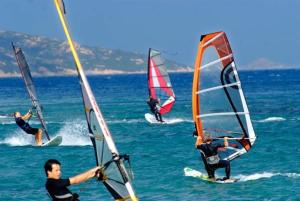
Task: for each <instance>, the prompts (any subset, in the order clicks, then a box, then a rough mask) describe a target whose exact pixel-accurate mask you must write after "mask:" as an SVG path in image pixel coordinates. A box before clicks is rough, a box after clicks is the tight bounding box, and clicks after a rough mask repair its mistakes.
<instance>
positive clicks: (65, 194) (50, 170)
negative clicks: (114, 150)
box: [44, 159, 100, 201]
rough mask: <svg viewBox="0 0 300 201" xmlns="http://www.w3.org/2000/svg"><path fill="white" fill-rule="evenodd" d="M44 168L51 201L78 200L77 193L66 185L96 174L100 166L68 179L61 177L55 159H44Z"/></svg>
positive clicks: (58, 165)
mask: <svg viewBox="0 0 300 201" xmlns="http://www.w3.org/2000/svg"><path fill="white" fill-rule="evenodd" d="M44 169H45V173H46V175H47V181H46V189H47V191H48V193H49V195H50V196H51V198H52V199H53V201H79V199H78V197H79V195H78V194H76V193H74V194H73V193H72V192H71V191H70V190H69V189H68V188H67V187H68V186H70V185H72V184H79V183H81V182H84V181H86V180H88V179H90V178H92V177H95V176H98V175H97V174H98V172H99V170H100V167H95V168H93V169H90V170H88V171H86V172H84V173H82V174H79V175H76V176H74V177H70V178H68V179H61V169H60V162H59V161H57V160H55V159H49V160H48V161H46V163H45V165H44Z"/></svg>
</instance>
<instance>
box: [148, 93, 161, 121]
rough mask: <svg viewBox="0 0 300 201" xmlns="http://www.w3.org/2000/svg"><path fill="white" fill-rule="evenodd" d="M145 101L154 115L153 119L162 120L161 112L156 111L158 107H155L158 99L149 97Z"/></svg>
mask: <svg viewBox="0 0 300 201" xmlns="http://www.w3.org/2000/svg"><path fill="white" fill-rule="evenodd" d="M147 103H148V105H149V107H150V110H151V112H152V113H153V114H154V115H155V119H156V120H157V121H160V122H162V121H163V120H162V117H161V114H160V112H159V111H158V108H157V105H158V100H156V99H154V98H150V100H149V101H147Z"/></svg>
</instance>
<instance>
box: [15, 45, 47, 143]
mask: <svg viewBox="0 0 300 201" xmlns="http://www.w3.org/2000/svg"><path fill="white" fill-rule="evenodd" d="M12 47H13V50H14V54H15V57H16V60H17V63H18V66H19V69H20V72H21V75H22V78H23V80H24V83H25V86H26V89H27V92H28V94H29V97H30V99H31V103H32V107H33V108H34V109H35V111H36V114H37V117H38V119H39V121H40V123H41V125H42V129H43V131H44V133H45V135H46V137H47V139H48V140H50V136H49V133H48V129H47V126H46V122H45V120H44V116H43V112H42V111H43V109H42V106H41V104H40V102H39V100H38V98H37V93H36V90H35V86H34V84H33V80H32V76H31V73H30V68H29V65H28V63H27V61H26V58H25V55H24V53H23V51H22V49H21V48H20V47H16V46H14V44H13V43H12Z"/></svg>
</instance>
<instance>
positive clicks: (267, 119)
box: [257, 117, 286, 123]
mask: <svg viewBox="0 0 300 201" xmlns="http://www.w3.org/2000/svg"><path fill="white" fill-rule="evenodd" d="M285 120H286V119H285V118H283V117H268V118H266V119H262V120H258V121H257V122H260V123H266V122H277V121H285Z"/></svg>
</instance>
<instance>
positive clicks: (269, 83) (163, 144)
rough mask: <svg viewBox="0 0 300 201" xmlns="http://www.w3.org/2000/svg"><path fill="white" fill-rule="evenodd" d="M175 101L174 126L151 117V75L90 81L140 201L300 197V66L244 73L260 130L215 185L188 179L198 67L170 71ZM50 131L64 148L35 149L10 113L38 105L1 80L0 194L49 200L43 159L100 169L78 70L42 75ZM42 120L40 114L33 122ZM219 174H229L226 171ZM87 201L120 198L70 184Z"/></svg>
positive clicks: (69, 171)
mask: <svg viewBox="0 0 300 201" xmlns="http://www.w3.org/2000/svg"><path fill="white" fill-rule="evenodd" d="M170 77H171V81H172V83H173V87H174V91H175V93H176V98H177V101H176V103H175V105H174V108H173V110H172V111H171V112H170V113H169V114H168V115H166V116H165V119H166V120H167V122H168V123H167V124H163V125H159V124H152V125H151V124H149V123H147V122H146V120H145V119H144V114H145V113H147V112H149V109H148V106H147V104H146V99H147V97H148V90H147V77H146V75H145V74H140V75H103V76H90V77H88V80H89V82H90V85H91V88H92V90H93V92H94V95H95V97H96V99H97V102H98V105H99V106H100V109H101V110H102V112H103V115H104V117H105V119H106V122H107V124H108V126H109V128H110V131H111V133H112V135H113V138H114V141H115V143H116V146H117V149H118V150H119V152H120V153H127V154H129V155H130V157H131V163H132V169H133V172H134V181H133V186H134V189H135V191H136V194H137V196H138V197H139V199H140V200H145V201H151V200H155V201H163V200H187V201H193V200H195V201H196V200H300V169H299V167H300V148H299V145H300V139H299V137H300V132H299V127H300V126H299V122H300V101H299V100H300V70H280V71H271V70H270V71H249V72H246V71H244V72H243V71H242V72H240V79H241V81H242V87H243V90H244V94H245V96H246V99H247V103H248V106H249V110H250V113H251V117H252V121H253V126H254V129H255V131H256V134H257V136H258V138H257V140H256V142H255V144H254V146H253V148H252V149H251V150H250V151H249V152H248V153H246V154H244V155H243V156H241V157H240V158H237V159H235V160H234V161H232V162H231V173H232V176H233V177H235V178H239V179H240V181H239V182H237V183H233V184H212V183H207V182H203V181H201V180H198V179H196V178H192V177H185V176H184V173H183V168H184V167H187V166H188V167H191V168H193V169H197V170H200V171H204V169H203V164H202V162H201V161H200V159H199V152H198V151H197V150H196V149H195V148H194V143H195V139H194V138H193V136H192V132H193V130H194V125H193V120H192V111H191V91H192V89H191V86H192V79H193V75H192V74H191V73H184V74H177V73H176V74H171V75H170ZM34 83H35V85H36V90H37V94H38V97H39V99H40V102H41V104H42V105H43V107H44V116H45V120H46V122H47V126H48V129H49V133H50V136H55V135H62V136H63V142H62V144H61V146H58V147H42V148H40V147H34V146H31V145H32V144H33V143H34V140H33V136H31V135H27V134H24V132H23V131H21V130H20V129H19V128H18V127H17V126H16V125H15V123H14V120H13V119H12V118H11V117H6V116H5V114H10V113H12V112H14V111H21V112H22V113H25V112H27V111H28V109H30V107H31V103H30V101H29V98H28V94H27V92H26V90H25V88H24V83H23V80H21V79H20V78H1V79H0V97H1V98H0V133H1V135H0V200H3V201H8V200H11V201H22V200H24V201H25V200H26V201H28V200H36V201H44V200H45V201H46V200H50V199H49V197H48V196H47V194H46V190H45V187H44V184H45V180H46V176H45V173H44V170H43V165H44V163H45V161H46V160H48V159H50V158H55V159H58V160H59V161H60V162H61V163H62V177H63V178H68V177H71V176H74V175H76V174H79V173H81V172H83V171H85V170H87V169H90V168H92V167H94V166H95V164H96V163H95V156H94V151H93V147H92V145H91V142H90V139H89V137H88V133H87V124H86V120H85V115H84V112H83V104H82V97H81V92H80V86H79V83H78V79H77V77H37V78H34ZM30 123H31V124H32V126H36V127H37V126H39V122H38V120H37V119H35V118H33V119H31V120H30ZM217 174H218V175H220V176H222V175H224V170H223V169H221V170H218V171H217ZM70 189H71V190H72V191H73V192H77V193H79V194H80V198H81V200H83V201H95V200H103V201H107V200H113V199H112V197H111V196H110V194H109V193H108V192H107V191H106V189H105V187H104V186H103V184H102V183H101V182H97V181H96V180H94V179H92V180H89V181H87V182H86V183H82V184H79V185H74V186H72V187H70Z"/></svg>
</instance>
